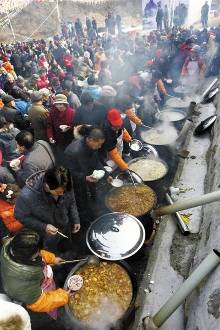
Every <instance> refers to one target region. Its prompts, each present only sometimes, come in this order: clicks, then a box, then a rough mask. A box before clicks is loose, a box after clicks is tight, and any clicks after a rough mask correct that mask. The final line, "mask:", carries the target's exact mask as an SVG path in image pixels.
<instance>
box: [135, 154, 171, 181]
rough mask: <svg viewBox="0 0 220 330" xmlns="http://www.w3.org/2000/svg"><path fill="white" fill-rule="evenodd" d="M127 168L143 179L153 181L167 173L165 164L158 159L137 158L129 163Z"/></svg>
mask: <svg viewBox="0 0 220 330" xmlns="http://www.w3.org/2000/svg"><path fill="white" fill-rule="evenodd" d="M129 169H130V170H132V171H133V172H135V173H137V174H138V175H139V176H140V177H141V179H142V180H143V181H155V180H159V179H161V178H163V177H164V176H165V175H166V174H167V166H166V165H165V163H164V162H162V161H160V160H159V159H147V158H143V159H137V160H136V161H135V160H134V161H133V162H131V163H130V164H129Z"/></svg>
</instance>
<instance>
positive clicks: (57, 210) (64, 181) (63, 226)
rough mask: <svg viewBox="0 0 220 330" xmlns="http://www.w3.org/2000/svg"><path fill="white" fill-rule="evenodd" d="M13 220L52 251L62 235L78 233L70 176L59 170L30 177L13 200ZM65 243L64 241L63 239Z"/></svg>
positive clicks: (77, 217) (77, 219)
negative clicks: (40, 239) (41, 240)
mask: <svg viewBox="0 0 220 330" xmlns="http://www.w3.org/2000/svg"><path fill="white" fill-rule="evenodd" d="M15 217H16V219H19V221H20V222H21V223H22V224H23V225H24V226H25V227H27V228H30V229H33V230H35V231H36V232H38V233H39V234H40V235H41V236H42V237H43V238H44V247H45V248H48V249H50V250H51V251H54V252H55V251H56V249H57V248H58V245H59V243H62V236H60V235H58V234H57V231H58V230H59V231H60V232H62V233H64V234H66V235H67V236H68V237H69V238H70V237H71V232H72V233H77V232H78V231H79V230H80V220H79V216H78V211H77V207H76V202H75V196H74V191H73V186H72V179H71V174H70V173H69V171H68V170H66V169H64V168H62V167H54V168H52V169H50V170H47V171H41V172H38V173H35V174H33V175H32V176H31V177H30V178H29V179H28V180H27V184H26V186H25V187H24V188H23V189H22V191H21V193H20V194H19V196H18V197H17V199H16V205H15ZM66 240H67V239H66Z"/></svg>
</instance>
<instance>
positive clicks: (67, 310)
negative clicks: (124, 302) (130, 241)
mask: <svg viewBox="0 0 220 330" xmlns="http://www.w3.org/2000/svg"><path fill="white" fill-rule="evenodd" d="M108 262H112V263H116V264H118V265H120V266H121V267H123V268H124V269H125V270H126V272H127V273H128V275H129V277H130V280H131V283H132V299H131V302H130V305H129V307H128V309H127V311H126V312H125V313H124V314H123V316H122V317H121V318H120V319H118V320H117V321H116V322H115V324H113V325H112V326H115V325H116V326H117V325H118V324H119V323H121V322H123V321H124V320H126V319H127V318H128V316H129V315H130V314H131V312H132V310H133V309H134V307H135V301H136V298H137V290H138V285H137V279H136V277H135V274H134V271H133V269H132V268H131V267H130V265H129V264H128V263H127V262H125V261H123V260H120V261H108ZM86 264H87V261H80V262H79V263H77V265H75V266H74V267H73V268H72V269H71V271H70V272H69V274H68V276H67V278H66V281H65V283H64V289H65V290H68V280H69V278H70V277H71V276H72V275H74V274H75V273H76V272H77V271H78V270H79V269H80V268H82V267H83V266H85V265H86ZM63 310H64V311H65V313H66V316H67V317H68V320H66V322H67V324H68V325H69V323H70V322H71V323H72V325H73V326H74V327H77V329H78V330H91V328H90V327H88V326H86V325H84V324H83V323H82V322H81V321H80V320H79V319H77V318H76V317H75V316H74V314H73V313H72V312H71V310H70V307H69V304H66V305H65V306H64V307H63ZM109 326H111V324H110V325H109ZM92 330H94V329H92Z"/></svg>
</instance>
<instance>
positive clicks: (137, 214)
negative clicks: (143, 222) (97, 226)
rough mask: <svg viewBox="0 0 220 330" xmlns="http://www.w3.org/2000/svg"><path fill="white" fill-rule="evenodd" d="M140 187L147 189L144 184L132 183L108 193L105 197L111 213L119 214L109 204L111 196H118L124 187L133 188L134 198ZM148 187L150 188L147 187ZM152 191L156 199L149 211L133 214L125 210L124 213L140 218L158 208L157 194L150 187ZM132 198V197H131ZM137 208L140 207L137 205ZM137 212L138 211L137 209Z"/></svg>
mask: <svg viewBox="0 0 220 330" xmlns="http://www.w3.org/2000/svg"><path fill="white" fill-rule="evenodd" d="M140 186H144V187H146V185H144V184H135V185H134V184H132V183H127V184H125V185H123V186H122V187H119V188H112V189H111V190H110V191H109V192H108V194H107V195H106V196H105V205H106V207H107V208H108V209H109V210H110V211H111V212H119V211H118V210H114V209H112V208H111V206H110V203H109V198H110V197H111V196H113V195H114V194H116V193H118V192H120V190H121V189H122V188H123V187H131V188H132V187H133V196H135V194H136V190H135V189H136V187H140ZM147 187H148V186H147ZM148 188H149V189H150V190H151V191H152V193H153V195H154V199H153V200H152V204H151V205H150V207H149V208H148V210H147V211H146V212H136V213H135V214H132V212H127V211H126V210H124V213H129V214H131V215H133V216H135V217H140V216H143V215H145V214H147V213H149V212H150V211H151V210H152V209H154V208H155V207H156V205H157V195H156V193H155V192H154V191H153V189H151V188H150V187H148ZM131 198H132V197H131ZM134 200H135V198H134ZM136 206H137V207H138V205H137V204H136ZM136 210H137V209H136ZM136 210H135V211H136ZM120 212H122V211H120Z"/></svg>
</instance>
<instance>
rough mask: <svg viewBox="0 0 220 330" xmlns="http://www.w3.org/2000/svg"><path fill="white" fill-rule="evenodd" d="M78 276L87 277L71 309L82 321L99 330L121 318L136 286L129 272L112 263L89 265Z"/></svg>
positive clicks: (71, 304)
mask: <svg viewBox="0 0 220 330" xmlns="http://www.w3.org/2000/svg"><path fill="white" fill-rule="evenodd" d="M76 275H80V276H81V277H82V278H83V283H84V284H83V287H82V288H81V289H80V290H79V291H77V292H75V293H74V294H73V295H72V296H71V297H70V301H69V307H70V309H71V311H72V313H73V315H74V317H76V318H77V319H78V320H80V321H81V322H82V323H84V324H87V325H89V326H90V327H92V328H94V329H96V328H100V325H101V326H102V327H103V328H105V327H106V326H107V325H108V324H110V323H114V322H116V321H117V320H118V319H120V318H121V317H122V316H123V315H124V313H125V312H126V311H127V309H128V307H129V306H130V303H131V300H132V295H133V287H132V282H131V279H130V277H129V275H128V273H127V271H126V270H125V269H124V268H123V267H122V266H120V265H118V264H116V263H111V262H100V264H99V265H97V266H92V265H86V266H84V267H82V268H80V269H79V270H78V271H77V272H76Z"/></svg>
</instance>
